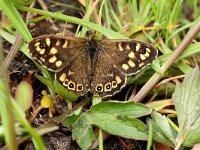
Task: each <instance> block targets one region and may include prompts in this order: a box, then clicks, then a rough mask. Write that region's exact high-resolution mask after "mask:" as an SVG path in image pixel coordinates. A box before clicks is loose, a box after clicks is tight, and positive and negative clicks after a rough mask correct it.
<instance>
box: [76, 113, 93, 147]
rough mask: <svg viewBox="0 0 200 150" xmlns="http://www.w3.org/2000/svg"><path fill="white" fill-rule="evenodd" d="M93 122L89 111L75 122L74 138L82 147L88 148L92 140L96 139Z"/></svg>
mask: <svg viewBox="0 0 200 150" xmlns="http://www.w3.org/2000/svg"><path fill="white" fill-rule="evenodd" d="M91 124H92V123H91V120H90V119H89V116H88V114H87V113H84V114H83V115H82V116H81V117H80V118H79V119H78V120H77V122H76V123H75V124H74V129H73V130H72V138H73V139H74V140H76V141H77V143H78V145H79V146H80V147H81V148H82V149H88V148H89V147H90V145H91V143H92V141H93V140H95V135H94V133H93V130H92V128H91Z"/></svg>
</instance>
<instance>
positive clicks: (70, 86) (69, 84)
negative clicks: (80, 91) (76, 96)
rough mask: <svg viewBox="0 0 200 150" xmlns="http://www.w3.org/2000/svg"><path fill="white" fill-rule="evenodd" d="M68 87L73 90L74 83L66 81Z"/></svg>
mask: <svg viewBox="0 0 200 150" xmlns="http://www.w3.org/2000/svg"><path fill="white" fill-rule="evenodd" d="M68 89H69V90H72V91H75V83H74V82H72V81H69V83H68Z"/></svg>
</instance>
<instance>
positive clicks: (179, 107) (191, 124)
mask: <svg viewBox="0 0 200 150" xmlns="http://www.w3.org/2000/svg"><path fill="white" fill-rule="evenodd" d="M199 87H200V71H199V69H198V68H195V69H193V71H192V72H191V73H190V74H187V75H186V77H185V79H184V81H183V83H182V85H181V86H180V85H177V86H176V89H175V92H174V94H173V95H172V98H173V100H174V105H175V108H176V111H177V115H178V124H179V128H180V131H179V134H178V137H177V139H179V141H177V142H178V143H180V142H182V143H183V145H184V146H186V147H191V146H193V145H194V144H195V143H199V142H200V107H199V106H200V101H199V100H200V92H199Z"/></svg>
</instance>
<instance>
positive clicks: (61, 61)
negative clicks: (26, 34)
mask: <svg viewBox="0 0 200 150" xmlns="http://www.w3.org/2000/svg"><path fill="white" fill-rule="evenodd" d="M86 42H87V40H86V39H82V38H76V37H63V36H59V35H45V36H41V37H37V38H35V39H33V40H32V41H31V42H30V43H29V44H28V48H29V51H30V53H31V55H32V57H33V58H34V59H35V60H37V61H38V62H39V63H41V64H42V65H43V66H45V67H46V68H47V69H48V70H51V71H54V72H56V74H55V76H56V79H57V81H58V82H59V83H60V84H62V85H63V86H64V87H65V88H67V89H68V90H70V91H73V92H75V93H77V94H80V95H83V94H85V93H86V92H87V91H88V90H89V84H90V82H89V68H88V66H89V61H90V59H89V58H88V56H89V54H88V51H87V50H86V48H85V45H86Z"/></svg>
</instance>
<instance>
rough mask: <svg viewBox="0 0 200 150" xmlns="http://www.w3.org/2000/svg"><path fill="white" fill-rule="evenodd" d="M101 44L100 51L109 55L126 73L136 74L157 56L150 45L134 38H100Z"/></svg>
mask: <svg viewBox="0 0 200 150" xmlns="http://www.w3.org/2000/svg"><path fill="white" fill-rule="evenodd" d="M101 45H102V50H103V51H102V53H104V55H109V56H110V57H111V59H112V60H113V63H114V64H115V66H116V67H117V68H118V69H120V71H121V72H123V73H125V74H126V75H131V74H136V73H137V72H138V71H140V70H142V69H143V68H144V67H146V66H147V65H149V64H151V63H152V62H153V60H154V59H155V58H156V56H157V50H156V49H155V48H154V47H153V46H152V45H150V44H147V43H144V42H140V41H135V40H102V41H101Z"/></svg>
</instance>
